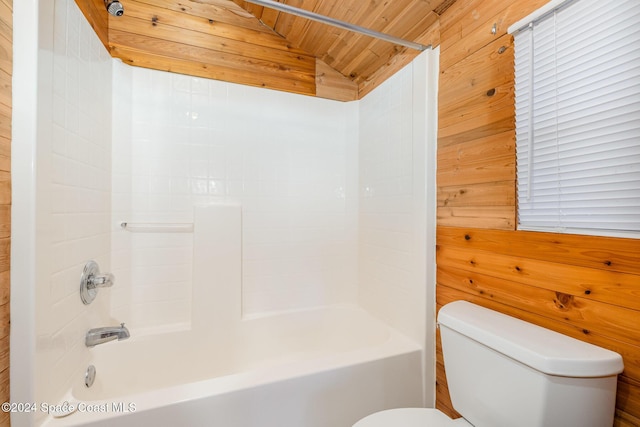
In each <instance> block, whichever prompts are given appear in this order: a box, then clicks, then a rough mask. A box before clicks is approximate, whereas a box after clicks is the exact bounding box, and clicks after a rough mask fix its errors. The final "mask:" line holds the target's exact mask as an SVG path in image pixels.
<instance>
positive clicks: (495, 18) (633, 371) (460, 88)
mask: <svg viewBox="0 0 640 427" xmlns="http://www.w3.org/2000/svg"><path fill="white" fill-rule="evenodd" d="M545 3H547V1H546V0H532V1H529V0H469V1H465V2H456V3H455V4H454V5H453V6H452V7H451V8H449V9H448V10H447V11H446V12H445V13H444V14H443V15H442V16H441V18H440V28H441V34H440V37H441V40H442V44H441V56H440V72H441V79H440V83H439V107H438V109H439V111H438V112H439V118H438V120H439V126H438V128H439V137H438V159H437V163H438V171H437V183H438V210H437V212H438V213H437V231H436V236H437V260H436V263H437V285H436V300H437V306H438V307H441V306H442V305H444V304H447V303H449V302H452V301H455V300H460V299H463V300H468V301H472V302H474V303H477V304H480V305H482V306H485V307H488V308H491V309H493V310H497V311H500V312H503V313H506V314H509V315H511V316H515V317H517V318H520V319H523V320H526V321H529V322H532V323H534V324H538V325H541V326H544V327H547V328H549V329H552V330H555V331H558V332H561V333H563V334H566V335H569V336H572V337H575V338H578V339H581V340H584V341H587V342H590V343H593V344H595V345H599V346H601V347H605V348H609V349H611V350H613V351H616V352H618V353H619V354H621V355H622V357H623V359H624V363H625V371H624V373H623V374H622V375H621V376H620V377H619V380H618V394H617V403H616V418H615V425H616V426H619V427H628V426H638V425H640V240H638V239H623V238H608V237H596V236H584V235H569V234H559V233H537V232H526V231H516V222H515V213H516V205H517V201H516V198H515V194H516V190H515V168H516V164H515V145H514V141H515V133H514V115H515V112H514V107H513V84H514V83H513V81H514V76H513V49H512V39H511V37H510V36H508V35H505V32H506V28H507V27H508V26H509V25H510V24H512V23H513V22H515V21H517V20H518V19H521V18H522V17H524V16H526V15H527V14H528V13H531V12H532V11H533V10H535V9H536V8H538V7H539V6H541V5H543V4H545ZM494 23H495V24H496V29H497V31H496V34H495V35H494V34H491V27H492V26H493V24H494ZM499 50H501V51H502V53H498V52H499ZM500 55H502V57H500ZM489 91H491V92H489ZM439 345H440V343H438V346H437V347H438V349H439ZM436 359H437V367H436V369H437V375H436V377H437V379H438V388H437V393H436V400H437V402H436V406H437V407H438V408H441V409H442V410H443V411H445V412H446V413H448V414H450V415H451V416H454V417H455V416H458V414H457V413H456V412H455V411H454V410H453V408H452V407H451V401H450V400H449V396H447V395H446V393H447V392H448V390H447V388H446V383H445V377H444V376H443V375H444V372H440V371H443V370H444V366H443V365H442V353H441V352H440V351H439V350H438V351H437V352H436Z"/></svg>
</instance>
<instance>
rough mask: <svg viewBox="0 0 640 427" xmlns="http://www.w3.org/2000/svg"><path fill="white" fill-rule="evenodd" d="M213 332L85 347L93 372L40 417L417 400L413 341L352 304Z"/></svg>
mask: <svg viewBox="0 0 640 427" xmlns="http://www.w3.org/2000/svg"><path fill="white" fill-rule="evenodd" d="M232 329H234V330H233V331H231V333H229V334H227V335H226V336H225V337H222V338H221V337H218V339H217V340H215V345H214V341H213V340H210V339H208V338H207V337H203V336H202V334H201V333H194V332H193V331H183V332H172V333H165V334H154V335H148V336H138V337H136V336H135V334H133V333H132V338H130V339H129V340H126V341H116V342H110V343H106V344H102V345H99V346H96V347H94V348H92V349H91V350H90V352H91V358H92V360H91V363H92V364H93V365H94V366H95V367H96V378H95V382H94V384H93V386H92V387H90V388H87V387H86V386H85V385H84V380H83V379H79V380H78V382H77V384H76V385H75V386H74V387H73V390H71V392H70V394H69V395H68V396H67V397H66V398H65V400H67V401H68V402H69V403H70V405H73V407H74V408H75V412H73V413H71V414H70V415H67V416H65V417H62V418H54V417H53V416H51V415H49V416H48V417H47V419H46V420H45V421H44V424H43V425H46V426H52V427H53V426H80V425H83V426H95V427H98V426H105V427H106V426H123V427H124V426H132V427H134V426H135V427H138V426H185V427H197V426H203V427H204V426H207V427H210V426H216V427H349V426H351V425H352V424H353V423H355V422H356V421H357V420H358V419H360V418H362V417H364V416H365V415H368V414H370V413H372V412H375V411H379V410H383V409H388V408H393V407H401V406H423V398H422V396H423V379H422V378H423V376H422V375H421V372H422V354H421V349H420V347H419V346H418V345H417V344H416V343H414V342H413V341H411V340H409V339H408V338H406V337H404V336H402V335H400V334H399V333H397V332H395V331H394V330H392V329H391V328H389V327H387V326H386V325H385V324H383V323H381V322H379V321H377V320H376V319H374V318H372V317H371V316H369V315H368V314H367V313H366V312H365V311H363V310H361V309H360V308H358V307H351V306H336V307H328V308H321V309H311V310H304V311H296V312H287V313H281V314H278V315H271V316H265V317H260V318H255V319H251V320H242V321H241V322H239V323H238V325H237V327H235V328H232Z"/></svg>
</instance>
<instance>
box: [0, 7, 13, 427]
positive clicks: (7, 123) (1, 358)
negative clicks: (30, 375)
mask: <svg viewBox="0 0 640 427" xmlns="http://www.w3.org/2000/svg"><path fill="white" fill-rule="evenodd" d="M12 75H13V0H0V80H1V83H0V103H1V104H0V401H2V402H9V401H10V389H9V381H10V376H9V354H10V345H9V332H10V327H11V321H10V320H11V319H10V308H11V306H10V302H9V301H10V292H11V283H10V271H11V270H10V269H11V118H12V115H13V114H12V88H11V76H12ZM9 415H10V414H9V413H2V414H0V425H3V426H10V425H11V419H10V417H9Z"/></svg>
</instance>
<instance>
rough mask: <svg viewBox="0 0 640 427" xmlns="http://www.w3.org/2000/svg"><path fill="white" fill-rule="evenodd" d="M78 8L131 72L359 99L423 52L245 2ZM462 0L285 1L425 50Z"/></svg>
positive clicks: (140, 2)
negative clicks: (116, 13)
mask: <svg viewBox="0 0 640 427" xmlns="http://www.w3.org/2000/svg"><path fill="white" fill-rule="evenodd" d="M120 1H121V3H122V5H123V6H124V10H125V13H124V16H121V17H113V16H111V15H109V14H108V13H107V12H106V10H105V7H104V1H103V0H76V3H77V4H78V6H80V9H81V10H82V11H83V13H84V14H85V16H86V17H87V19H88V21H89V22H90V23H91V25H92V26H93V28H94V30H95V31H96V34H98V36H99V37H100V39H101V41H102V42H103V44H104V45H105V46H106V47H107V49H109V51H110V52H111V55H112V56H113V57H116V58H120V59H122V60H123V61H124V62H126V63H129V64H131V65H135V66H140V67H146V68H153V69H158V70H165V71H172V72H176V73H181V74H188V75H193V76H200V77H207V78H212V79H217V80H224V81H228V82H233V83H239V84H245V85H252V86H261V87H267V88H271V89H276V90H283V91H288V92H295V93H302V94H307V95H315V96H320V97H324V98H330V99H337V100H343V101H347V100H353V99H359V98H361V97H362V96H364V95H366V94H367V93H369V92H370V91H371V90H372V89H373V88H375V87H376V86H378V85H379V84H380V83H382V82H383V81H384V80H386V79H387V78H388V77H390V76H391V75H393V74H394V73H395V72H396V71H398V70H399V69H400V68H402V67H403V66H404V65H406V64H408V63H409V62H410V61H411V60H412V59H413V58H415V56H417V55H418V54H419V53H420V52H419V51H417V50H413V49H409V48H406V47H402V46H399V45H395V44H392V43H390V42H387V41H383V40H379V39H374V38H372V37H369V36H365V35H361V34H357V33H354V32H350V31H347V30H343V29H339V28H336V27H332V26H329V25H326V24H322V23H319V22H315V21H310V20H308V19H305V18H301V17H297V16H294V15H291V14H288V13H284V12H278V11H276V10H274V9H269V8H265V7H262V6H256V5H254V4H250V3H247V2H245V1H243V0H120ZM454 1H455V0H367V1H364V0H280V2H282V3H287V4H288V5H290V6H293V7H297V8H300V9H305V10H308V11H312V12H315V13H318V14H321V15H325V16H328V17H331V18H335V19H339V20H342V21H345V22H348V23H350V24H355V25H359V26H362V27H365V28H369V29H372V30H375V31H379V32H383V33H387V34H390V35H392V36H395V37H399V38H403V39H406V40H409V41H414V42H417V43H421V44H425V45H429V44H432V45H437V44H439V27H438V24H439V16H440V15H441V14H442V12H444V10H446V9H447V8H448V7H449V6H451V4H453V2H454Z"/></svg>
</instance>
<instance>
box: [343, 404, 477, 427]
mask: <svg viewBox="0 0 640 427" xmlns="http://www.w3.org/2000/svg"><path fill="white" fill-rule="evenodd" d="M353 427H473V426H472V425H471V424H469V423H468V422H467V421H466V420H465V419H464V418H458V419H456V420H452V419H451V418H449V417H447V416H446V415H445V414H443V413H442V412H440V411H438V410H437V409H427V408H400V409H389V410H386V411H381V412H376V413H375V414H371V415H369V416H368V417H365V418H363V419H361V420H360V421H358V422H357V423H355V424H354V425H353Z"/></svg>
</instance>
